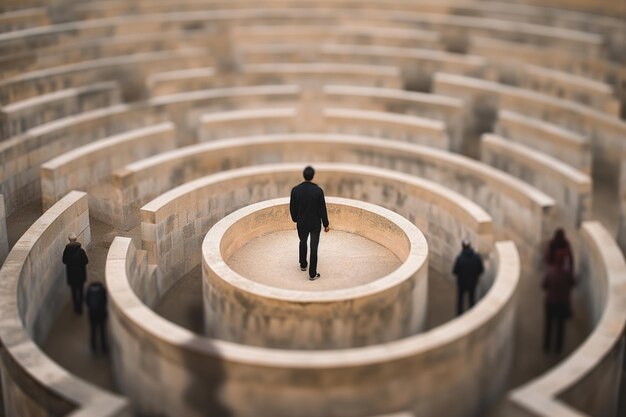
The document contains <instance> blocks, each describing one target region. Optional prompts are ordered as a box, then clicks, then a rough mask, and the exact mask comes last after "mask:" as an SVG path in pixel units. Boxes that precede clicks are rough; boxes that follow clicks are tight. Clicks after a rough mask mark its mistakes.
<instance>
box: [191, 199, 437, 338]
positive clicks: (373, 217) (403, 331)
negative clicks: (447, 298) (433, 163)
mask: <svg viewBox="0 0 626 417" xmlns="http://www.w3.org/2000/svg"><path fill="white" fill-rule="evenodd" d="M326 200H327V201H326V205H327V208H328V216H329V219H331V221H332V230H333V232H335V231H343V232H348V233H350V234H354V235H358V236H362V237H364V238H366V239H368V240H371V241H373V242H375V243H377V244H379V245H381V246H383V247H385V248H387V249H388V250H389V251H390V252H391V254H393V255H394V256H395V257H396V258H398V259H399V260H400V261H401V265H400V266H399V267H398V268H397V269H395V270H394V271H392V272H390V273H389V274H387V275H385V276H381V277H377V278H376V279H375V280H374V281H372V282H370V283H366V284H361V285H358V286H351V287H350V288H342V289H333V290H325V291H314V292H311V291H307V290H304V289H300V290H293V289H285V288H278V287H274V286H268V285H264V284H262V283H259V282H255V280H254V277H247V276H242V275H240V274H238V273H237V272H235V271H234V270H233V269H231V268H230V267H229V266H228V261H229V259H230V257H231V256H232V255H233V254H234V253H235V252H237V250H239V249H240V248H241V247H243V246H245V245H246V244H247V243H249V242H250V241H251V240H253V239H255V238H259V237H261V236H264V235H267V234H270V233H274V232H279V231H284V230H290V231H293V230H294V224H293V222H292V221H291V216H290V214H289V199H288V198H281V199H277V200H269V201H265V202H261V203H257V204H252V205H250V206H247V207H244V208H242V209H240V210H238V211H236V212H234V213H232V214H230V215H228V216H226V217H225V218H223V219H222V220H220V221H219V222H217V223H216V224H215V225H214V226H213V227H212V228H211V229H210V230H209V232H208V233H207V235H206V237H205V238H204V241H203V243H202V255H203V258H202V275H203V280H202V283H203V291H204V318H205V320H204V323H205V329H206V334H207V335H209V336H211V337H214V338H216V339H221V340H227V341H231V342H236V343H240V344H245V345H251V346H262V347H271V348H284V349H341V348H349V347H357V346H367V345H374V344H379V343H385V342H389V341H393V340H397V339H400V338H403V337H408V336H412V335H414V334H416V333H419V332H420V331H421V330H422V328H423V327H424V323H425V320H426V303H427V287H428V262H427V255H428V245H427V244H426V239H425V238H424V235H423V234H422V233H421V232H420V231H419V229H418V228H417V227H415V225H413V224H412V223H410V222H409V221H407V220H406V219H404V218H403V217H401V216H399V215H397V214H395V213H394V212H392V211H390V210H386V209H383V208H382V207H378V206H375V205H373V204H368V203H363V202H360V201H356V200H348V199H343V198H336V197H329V198H327V199H326ZM353 261H355V262H357V261H358V259H354V260H353ZM276 272H277V273H279V271H276Z"/></svg>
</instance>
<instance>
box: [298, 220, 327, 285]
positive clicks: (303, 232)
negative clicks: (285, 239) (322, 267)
mask: <svg viewBox="0 0 626 417" xmlns="http://www.w3.org/2000/svg"><path fill="white" fill-rule="evenodd" d="M321 231H322V228H321V226H320V227H318V228H316V229H313V230H309V229H306V228H305V227H303V226H300V225H298V237H299V238H300V259H299V260H300V267H302V268H306V267H307V262H306V253H307V239H308V238H309V235H311V258H310V265H309V277H311V278H313V277H315V275H317V247H318V246H319V244H320V232H321Z"/></svg>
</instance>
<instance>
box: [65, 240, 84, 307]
mask: <svg viewBox="0 0 626 417" xmlns="http://www.w3.org/2000/svg"><path fill="white" fill-rule="evenodd" d="M68 239H69V241H70V243H68V244H67V245H66V246H65V250H64V251H63V263H64V264H65V267H66V274H67V285H69V286H70V291H71V293H72V303H73V305H74V312H75V313H76V314H82V313H83V291H84V287H85V281H86V280H87V268H86V266H87V264H88V263H89V259H88V258H87V254H86V253H85V250H84V249H83V248H82V247H81V245H80V242H77V241H76V239H77V237H76V235H75V234H74V233H72V234H70V235H69V236H68Z"/></svg>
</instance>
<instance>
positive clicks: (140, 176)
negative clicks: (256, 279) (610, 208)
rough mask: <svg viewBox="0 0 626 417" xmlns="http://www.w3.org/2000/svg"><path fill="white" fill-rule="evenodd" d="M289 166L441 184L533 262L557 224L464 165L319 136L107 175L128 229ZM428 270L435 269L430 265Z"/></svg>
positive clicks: (494, 173) (485, 172)
mask: <svg viewBox="0 0 626 417" xmlns="http://www.w3.org/2000/svg"><path fill="white" fill-rule="evenodd" d="M294 161H301V162H302V163H310V162H316V161H320V162H321V161H331V162H349V163H358V164H360V165H367V166H376V167H382V168H386V169H392V170H394V171H400V172H405V173H408V174H412V175H417V176H419V177H423V178H425V179H428V180H431V181H435V182H437V183H440V184H446V187H448V188H450V189H452V190H455V191H457V192H459V193H461V194H463V195H464V196H465V197H467V198H469V199H472V200H474V201H476V202H477V203H478V204H479V205H481V206H482V207H484V208H485V209H486V210H487V211H488V212H489V213H490V215H491V216H493V219H494V223H495V226H496V227H495V229H494V231H495V232H496V233H499V234H500V235H499V236H503V237H506V238H510V239H512V240H514V241H515V242H516V244H517V245H518V246H519V248H520V252H522V253H523V254H524V256H526V254H530V256H532V257H534V260H533V262H534V263H537V262H538V259H539V258H540V257H541V249H540V247H541V246H542V245H543V242H545V241H547V239H548V236H549V234H550V233H551V229H552V227H553V226H554V223H555V222H554V219H553V215H554V214H553V210H554V200H553V199H552V198H550V197H548V196H547V195H545V194H544V193H542V192H540V191H539V190H537V189H535V188H533V187H530V186H528V185H527V184H524V183H523V182H521V181H519V180H517V179H515V178H513V177H511V176H510V175H507V174H505V173H503V172H502V171H499V170H496V169H493V168H491V167H488V166H486V165H484V164H480V163H477V162H476V161H473V160H471V159H469V158H466V157H463V156H460V155H454V154H451V153H447V152H441V151H437V150H435V149H430V148H427V147H419V146H415V145H408V144H402V143H395V142H393V141H385V140H378V139H372V138H368V137H352V136H344V135H322V134H299V135H275V136H267V137H262V136H260V137H250V138H239V139H229V140H224V141H220V142H214V143H208V144H203V145H197V146H190V147H187V148H181V149H178V150H176V151H172V152H169V153H164V154H162V155H159V156H157V157H154V158H150V159H146V160H144V161H141V162H138V163H135V164H132V165H128V166H126V168H125V169H124V170H123V171H120V172H119V173H114V175H113V181H114V186H115V187H117V188H118V189H119V195H122V196H123V199H124V200H123V203H122V209H120V211H121V212H124V213H126V216H125V218H124V219H119V222H120V223H122V222H124V221H125V222H126V224H125V229H128V228H132V227H134V226H135V225H136V224H137V221H133V220H134V218H135V217H134V216H137V210H138V208H139V207H140V205H141V204H145V203H147V202H148V201H149V198H154V197H156V196H157V195H159V194H160V193H163V192H165V191H167V190H169V189H171V188H173V187H175V186H177V185H180V184H182V183H185V182H188V181H192V180H193V179H196V178H198V177H200V176H202V175H207V174H211V173H214V172H218V171H219V170H222V169H225V168H228V169H232V168H238V167H244V166H250V165H255V164H263V165H266V164H271V163H277V162H294ZM276 197H278V196H276ZM116 224H118V223H116ZM504 225H506V226H504ZM422 230H426V229H422ZM431 265H438V264H437V263H436V261H435V263H434V264H431ZM533 265H534V264H533Z"/></svg>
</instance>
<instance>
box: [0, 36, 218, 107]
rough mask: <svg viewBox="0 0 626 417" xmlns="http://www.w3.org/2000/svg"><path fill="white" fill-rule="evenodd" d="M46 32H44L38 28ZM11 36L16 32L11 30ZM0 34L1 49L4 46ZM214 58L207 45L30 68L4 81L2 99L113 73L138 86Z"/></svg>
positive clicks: (15, 98)
mask: <svg viewBox="0 0 626 417" xmlns="http://www.w3.org/2000/svg"><path fill="white" fill-rule="evenodd" d="M38 32H40V33H41V32H42V31H38ZM10 35H14V33H11V34H10ZM1 37H2V35H0V48H1V45H2V39H1ZM212 63H213V59H212V57H211V56H209V55H207V53H206V49H205V48H196V49H187V50H181V51H159V52H148V53H143V54H136V55H134V54H133V55H126V56H114V57H110V58H108V57H107V58H101V59H93V60H89V61H84V62H77V63H74V64H68V65H60V66H57V67H53V68H46V69H41V70H37V71H30V72H27V73H24V74H19V75H16V76H14V77H11V78H8V79H4V80H2V81H0V99H2V100H3V102H7V103H14V102H16V101H19V100H25V99H28V98H32V97H36V96H37V95H39V94H42V93H51V92H54V91H57V90H58V87H57V86H58V85H63V86H64V87H66V88H69V87H81V86H86V85H89V84H93V83H96V82H99V81H102V79H103V78H104V79H106V78H109V77H112V75H111V74H116V73H118V74H120V79H121V80H128V82H129V85H128V86H126V85H121V86H120V87H121V88H122V92H123V90H124V88H125V87H128V88H137V86H136V85H134V84H133V83H134V81H135V80H136V79H137V78H139V79H143V78H144V77H145V76H147V75H148V74H150V73H156V72H163V71H167V70H174V69H176V68H180V67H181V66H186V67H193V66H196V67H203V66H207V65H211V64H212Z"/></svg>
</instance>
